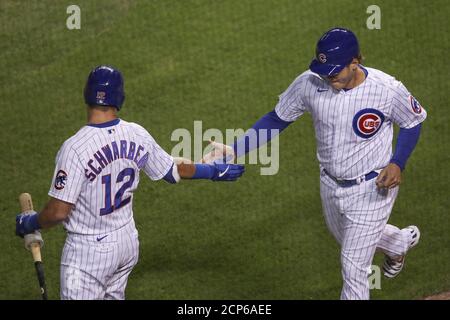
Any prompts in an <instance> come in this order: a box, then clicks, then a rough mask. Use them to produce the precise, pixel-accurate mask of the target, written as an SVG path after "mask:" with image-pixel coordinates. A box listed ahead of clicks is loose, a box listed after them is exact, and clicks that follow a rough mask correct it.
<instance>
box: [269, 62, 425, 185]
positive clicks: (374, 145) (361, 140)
mask: <svg viewBox="0 0 450 320" xmlns="http://www.w3.org/2000/svg"><path fill="white" fill-rule="evenodd" d="M360 67H361V69H362V70H363V71H364V73H365V74H366V79H365V80H364V82H363V83H361V84H360V85H359V86H357V87H355V88H353V89H351V90H348V91H345V90H335V89H333V88H332V87H331V86H330V85H328V84H327V82H326V81H325V80H324V79H322V78H321V77H320V76H319V75H317V74H315V73H313V72H311V71H306V72H304V73H302V74H301V75H300V76H299V77H297V79H295V80H294V82H293V83H292V84H291V85H290V86H289V88H288V89H287V90H286V91H285V92H284V93H283V94H281V95H280V100H279V102H278V104H277V106H276V107H275V111H276V113H277V115H278V116H279V117H280V118H281V119H282V120H285V121H295V120H296V119H298V118H299V117H300V116H301V115H302V114H303V113H304V112H310V113H311V115H312V118H313V122H314V128H315V134H316V140H317V158H318V160H319V163H320V165H321V166H322V167H323V168H325V169H326V170H327V171H328V172H329V173H330V174H331V175H333V176H334V177H336V178H339V179H355V178H357V177H360V176H362V175H364V174H367V173H368V172H370V171H372V170H379V169H382V168H384V167H385V166H386V165H387V164H388V163H389V161H390V159H391V157H392V138H393V123H396V124H397V125H398V126H399V127H400V128H412V127H414V126H416V125H418V124H419V123H421V122H422V121H424V120H425V118H426V116H427V113H426V111H425V109H423V108H422V107H421V105H420V104H419V102H418V101H417V100H416V99H415V98H414V97H413V96H412V95H411V94H410V93H409V91H408V90H407V89H406V88H405V86H404V85H403V84H402V83H401V82H399V81H397V80H396V79H395V78H394V77H392V76H390V75H388V74H386V73H384V72H382V71H379V70H376V69H373V68H364V67H363V66H360Z"/></svg>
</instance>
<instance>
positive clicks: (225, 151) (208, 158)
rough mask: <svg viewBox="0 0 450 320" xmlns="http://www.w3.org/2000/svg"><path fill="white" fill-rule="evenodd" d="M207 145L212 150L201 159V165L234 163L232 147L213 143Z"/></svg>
mask: <svg viewBox="0 0 450 320" xmlns="http://www.w3.org/2000/svg"><path fill="white" fill-rule="evenodd" d="M209 143H210V146H211V147H212V150H211V151H210V152H209V153H207V154H206V155H205V156H204V157H203V158H202V160H201V161H200V162H201V163H210V164H212V163H232V162H233V161H234V159H235V154H234V150H233V148H232V147H230V146H227V145H226V144H223V143H220V142H215V141H210V142H209Z"/></svg>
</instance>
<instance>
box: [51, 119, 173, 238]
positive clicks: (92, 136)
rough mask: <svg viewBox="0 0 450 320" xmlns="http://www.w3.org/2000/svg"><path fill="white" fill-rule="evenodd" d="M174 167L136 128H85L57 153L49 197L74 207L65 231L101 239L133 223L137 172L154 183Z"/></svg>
mask: <svg viewBox="0 0 450 320" xmlns="http://www.w3.org/2000/svg"><path fill="white" fill-rule="evenodd" d="M172 164H173V158H172V157H171V156H170V155H169V154H167V153H166V152H165V151H164V150H163V149H162V148H161V147H160V146H159V145H158V144H157V143H156V142H155V140H154V139H153V138H152V136H151V135H150V134H149V133H148V132H147V130H145V129H144V128H142V127H141V126H139V125H138V124H135V123H131V122H127V121H124V120H121V119H116V120H113V121H110V122H107V123H103V124H99V125H86V126H84V127H82V128H81V129H80V130H79V131H78V132H77V133H76V134H75V135H74V136H72V137H71V138H69V139H68V140H66V141H65V142H64V144H63V145H62V147H61V149H60V150H59V152H58V154H57V156H56V168H55V173H54V180H53V182H52V185H51V187H50V191H49V193H48V194H49V195H50V196H51V197H53V198H56V199H59V200H63V201H66V202H69V203H72V204H74V208H73V210H72V212H71V213H70V215H69V217H68V218H67V220H66V221H65V222H64V227H65V228H66V229H67V231H69V232H71V233H76V234H84V235H96V234H97V235H98V234H105V233H108V232H111V231H114V230H117V229H119V228H121V227H123V226H125V225H126V224H128V223H129V222H130V221H131V220H132V219H133V210H132V204H133V192H134V191H135V190H136V188H137V186H138V183H139V171H140V170H141V169H143V170H144V172H145V173H146V174H147V175H148V176H149V177H150V178H151V179H152V180H158V179H161V178H162V177H164V175H165V174H166V173H167V172H168V171H169V169H170V168H171V166H172Z"/></svg>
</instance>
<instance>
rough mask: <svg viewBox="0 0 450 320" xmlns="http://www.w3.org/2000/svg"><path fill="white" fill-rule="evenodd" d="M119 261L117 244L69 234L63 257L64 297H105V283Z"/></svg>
mask: <svg viewBox="0 0 450 320" xmlns="http://www.w3.org/2000/svg"><path fill="white" fill-rule="evenodd" d="M117 260H118V259H117V250H115V244H114V243H102V244H99V243H96V241H95V238H94V241H92V239H88V237H83V236H78V237H71V236H69V237H68V238H67V240H66V243H65V245H64V249H63V255H62V258H61V279H60V280H61V291H60V296H61V299H62V300H98V299H104V296H105V293H106V282H107V280H108V279H109V278H110V277H111V275H112V274H113V273H114V271H115V270H116V268H117Z"/></svg>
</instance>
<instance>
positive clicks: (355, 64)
mask: <svg viewBox="0 0 450 320" xmlns="http://www.w3.org/2000/svg"><path fill="white" fill-rule="evenodd" d="M358 64H359V60H358V58H353V60H352V62H350V70H352V71H355V70H356V68H357V67H358Z"/></svg>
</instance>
